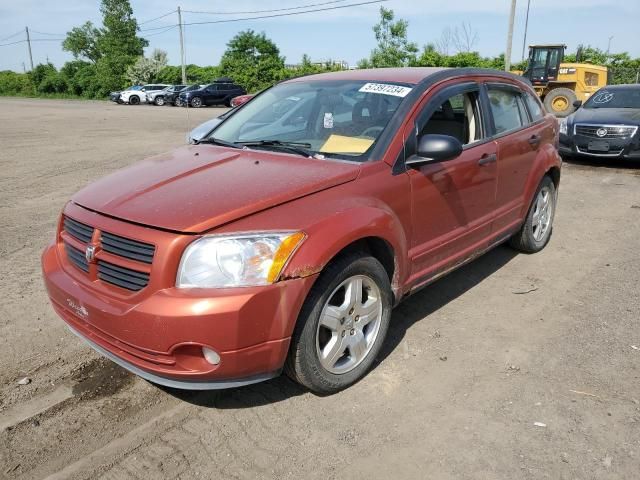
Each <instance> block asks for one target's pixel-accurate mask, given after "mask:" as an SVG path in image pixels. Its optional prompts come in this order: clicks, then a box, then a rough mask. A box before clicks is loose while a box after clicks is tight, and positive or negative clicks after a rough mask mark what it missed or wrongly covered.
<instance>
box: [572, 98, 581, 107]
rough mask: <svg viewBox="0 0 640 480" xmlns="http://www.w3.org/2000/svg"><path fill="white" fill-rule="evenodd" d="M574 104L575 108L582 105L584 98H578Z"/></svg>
mask: <svg viewBox="0 0 640 480" xmlns="http://www.w3.org/2000/svg"><path fill="white" fill-rule="evenodd" d="M573 106H574V107H575V108H580V107H581V106H582V100H576V101H575V102H573Z"/></svg>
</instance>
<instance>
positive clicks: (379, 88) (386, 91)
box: [358, 83, 411, 97]
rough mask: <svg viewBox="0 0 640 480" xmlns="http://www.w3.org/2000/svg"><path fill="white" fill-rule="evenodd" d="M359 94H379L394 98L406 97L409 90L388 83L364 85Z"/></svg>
mask: <svg viewBox="0 0 640 480" xmlns="http://www.w3.org/2000/svg"><path fill="white" fill-rule="evenodd" d="M358 91H359V92H364V93H379V94H382V95H393V96H394V97H406V96H407V95H408V94H409V92H410V91H411V88H409V87H403V86H401V85H392V84H390V83H365V84H364V85H363V86H362V87H361V88H360V90H358Z"/></svg>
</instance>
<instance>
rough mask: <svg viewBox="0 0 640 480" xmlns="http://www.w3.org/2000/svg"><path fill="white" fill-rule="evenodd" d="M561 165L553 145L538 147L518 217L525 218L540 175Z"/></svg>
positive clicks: (540, 178) (539, 180) (538, 183)
mask: <svg viewBox="0 0 640 480" xmlns="http://www.w3.org/2000/svg"><path fill="white" fill-rule="evenodd" d="M561 167H562V158H561V157H560V154H559V153H558V151H557V150H556V148H555V147H554V146H553V145H551V144H546V145H545V146H544V148H541V149H540V151H539V152H538V155H537V156H536V160H535V162H534V167H533V168H532V169H531V173H530V174H529V178H528V179H527V183H526V185H525V189H524V191H525V195H524V199H525V201H524V203H523V205H522V211H521V212H520V218H525V217H526V216H527V213H528V212H529V207H530V206H531V202H533V196H534V195H535V193H536V190H537V189H538V185H540V182H541V181H542V177H544V176H545V174H546V173H547V172H549V171H550V170H551V169H553V168H557V169H558V170H560V168H561Z"/></svg>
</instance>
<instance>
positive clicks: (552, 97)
mask: <svg viewBox="0 0 640 480" xmlns="http://www.w3.org/2000/svg"><path fill="white" fill-rule="evenodd" d="M577 99H578V97H577V96H576V94H575V92H574V91H573V90H571V89H569V88H554V89H553V90H551V91H550V92H549V93H547V95H546V96H545V97H544V106H545V108H546V109H547V111H548V112H551V113H553V114H554V115H555V116H556V117H560V118H564V117H568V116H569V115H571V114H572V113H573V112H575V111H576V107H574V106H573V102H575V101H576V100H577Z"/></svg>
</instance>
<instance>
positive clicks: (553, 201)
mask: <svg viewBox="0 0 640 480" xmlns="http://www.w3.org/2000/svg"><path fill="white" fill-rule="evenodd" d="M545 197H546V198H547V202H545V200H544V198H545ZM557 200H558V195H557V191H556V187H555V184H554V183H553V180H551V178H550V177H549V176H548V175H545V176H544V178H543V179H542V181H541V182H540V185H539V186H538V189H537V190H536V194H535V195H534V197H533V201H532V202H531V206H530V207H529V211H528V212H527V217H526V219H525V221H524V223H523V224H522V227H521V228H520V230H519V231H518V233H516V234H515V235H514V236H513V237H511V239H510V240H509V243H510V245H511V246H512V247H513V248H514V249H516V250H518V251H520V252H524V253H536V252H539V251H540V250H542V249H543V248H544V247H546V246H547V243H549V240H550V239H551V233H552V232H553V219H554V216H555V213H556V205H557ZM544 205H546V207H545V206H544ZM545 208H546V210H545ZM540 211H542V212H545V211H546V213H543V215H544V216H543V217H542V220H541V221H539V220H538V219H540ZM544 225H546V227H544Z"/></svg>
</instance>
